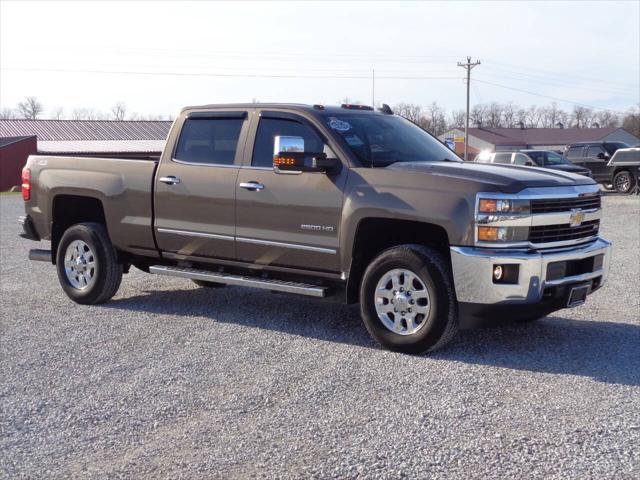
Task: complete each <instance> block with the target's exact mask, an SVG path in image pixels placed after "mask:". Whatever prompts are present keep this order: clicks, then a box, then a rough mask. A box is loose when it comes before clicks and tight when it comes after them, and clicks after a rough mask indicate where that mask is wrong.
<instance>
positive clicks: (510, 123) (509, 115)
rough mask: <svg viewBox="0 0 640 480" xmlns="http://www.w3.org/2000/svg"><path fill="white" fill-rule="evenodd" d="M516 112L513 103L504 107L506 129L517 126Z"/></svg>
mask: <svg viewBox="0 0 640 480" xmlns="http://www.w3.org/2000/svg"><path fill="white" fill-rule="evenodd" d="M516 110H517V109H516V107H515V106H514V105H513V102H509V103H507V104H506V105H503V106H502V119H503V124H504V126H505V127H507V128H513V127H515V126H516Z"/></svg>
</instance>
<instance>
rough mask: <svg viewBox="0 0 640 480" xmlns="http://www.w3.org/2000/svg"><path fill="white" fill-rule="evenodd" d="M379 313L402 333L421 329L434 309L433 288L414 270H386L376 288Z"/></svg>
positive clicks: (385, 322)
mask: <svg viewBox="0 0 640 480" xmlns="http://www.w3.org/2000/svg"><path fill="white" fill-rule="evenodd" d="M375 303H376V313H377V314H378V318H379V319H380V321H381V322H382V324H383V325H384V326H385V327H386V328H387V329H388V330H390V331H392V332H393V333H397V334H398V335H412V334H414V333H416V332H417V331H418V330H420V329H421V328H422V327H423V326H424V325H425V323H427V322H426V320H427V317H428V316H429V311H430V310H431V299H430V298H429V291H428V290H427V287H426V286H425V284H424V282H423V281H422V280H420V278H419V277H418V276H417V275H416V274H415V273H413V272H412V271H411V270H407V269H404V268H396V269H394V270H390V271H388V272H387V273H385V274H384V275H383V276H382V278H380V280H379V281H378V284H377V285H376V290H375Z"/></svg>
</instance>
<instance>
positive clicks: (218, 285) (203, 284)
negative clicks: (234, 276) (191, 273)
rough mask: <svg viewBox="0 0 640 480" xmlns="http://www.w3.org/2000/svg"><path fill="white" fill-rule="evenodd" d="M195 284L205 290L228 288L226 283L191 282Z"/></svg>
mask: <svg viewBox="0 0 640 480" xmlns="http://www.w3.org/2000/svg"><path fill="white" fill-rule="evenodd" d="M191 281H192V282H193V283H195V284H196V285H198V286H199V287H205V288H222V287H226V285H225V284H224V283H216V282H206V281H204V280H191Z"/></svg>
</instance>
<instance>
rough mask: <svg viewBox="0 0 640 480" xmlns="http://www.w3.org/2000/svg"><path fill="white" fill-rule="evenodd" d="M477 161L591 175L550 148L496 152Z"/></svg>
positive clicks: (586, 169)
mask: <svg viewBox="0 0 640 480" xmlns="http://www.w3.org/2000/svg"><path fill="white" fill-rule="evenodd" d="M477 161H478V162H479V163H503V164H508V165H523V166H525V167H544V168H549V169H551V170H560V171H563V172H568V173H577V174H579V175H585V176H587V177H590V176H591V171H590V170H589V169H588V168H585V167H580V166H578V165H574V164H573V163H571V162H570V161H568V160H567V159H566V158H565V157H563V156H562V155H560V154H559V153H556V152H553V151H551V150H520V151H519V152H496V153H491V154H489V155H488V156H487V157H479V158H478V160H477Z"/></svg>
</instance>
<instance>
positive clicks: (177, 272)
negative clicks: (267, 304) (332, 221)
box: [149, 265, 327, 297]
mask: <svg viewBox="0 0 640 480" xmlns="http://www.w3.org/2000/svg"><path fill="white" fill-rule="evenodd" d="M149 272H150V273H155V274H156V275H168V276H170V277H181V278H189V279H191V280H203V281H205V282H216V283H223V284H225V285H237V286H240V287H251V288H261V289H264V290H273V291H276V292H286V293H296V294H298V295H307V296H309V297H325V296H326V295H327V287H319V286H316V285H309V284H306V283H297V282H284V281H282V280H271V279H267V278H254V277H244V276H241V275H230V274H226V273H214V272H208V271H206V270H195V269H192V268H184V267H165V266H163V265H153V266H151V267H149Z"/></svg>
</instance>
